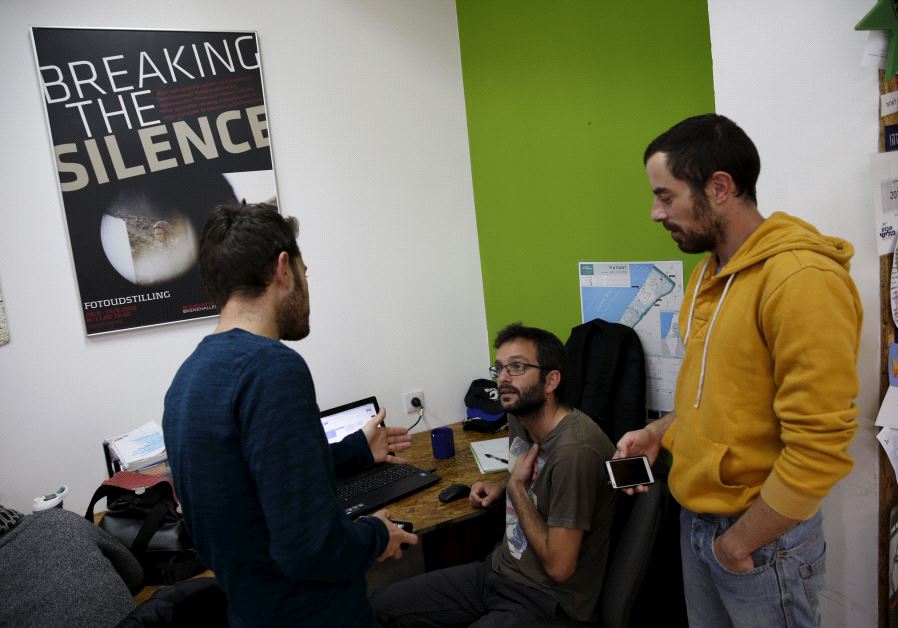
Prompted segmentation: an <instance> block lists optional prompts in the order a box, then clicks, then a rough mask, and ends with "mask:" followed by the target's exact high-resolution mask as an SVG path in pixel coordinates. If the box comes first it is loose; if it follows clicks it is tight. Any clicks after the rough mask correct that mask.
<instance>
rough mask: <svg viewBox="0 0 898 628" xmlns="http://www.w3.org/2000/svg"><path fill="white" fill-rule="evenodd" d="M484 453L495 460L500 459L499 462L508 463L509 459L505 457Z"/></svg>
mask: <svg viewBox="0 0 898 628" xmlns="http://www.w3.org/2000/svg"><path fill="white" fill-rule="evenodd" d="M483 455H484V456H486V457H487V458H492V459H493V460H498V461H499V462H504V463H505V464H508V460H506V459H505V458H500V457H499V456H494V455H493V454H483Z"/></svg>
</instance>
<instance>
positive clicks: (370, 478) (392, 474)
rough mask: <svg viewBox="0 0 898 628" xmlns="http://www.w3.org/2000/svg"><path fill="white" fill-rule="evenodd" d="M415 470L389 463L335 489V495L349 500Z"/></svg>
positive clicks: (412, 473)
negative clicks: (376, 470) (385, 466)
mask: <svg viewBox="0 0 898 628" xmlns="http://www.w3.org/2000/svg"><path fill="white" fill-rule="evenodd" d="M416 473H417V471H416V470H415V469H414V468H412V467H408V466H405V465H398V464H391V465H390V466H389V467H387V468H385V469H383V470H382V471H379V472H378V473H373V474H371V475H367V476H365V477H362V478H359V479H357V480H353V481H352V482H350V483H348V484H345V485H343V486H341V487H339V488H338V489H337V497H338V498H339V499H340V501H343V502H345V501H349V500H353V499H355V498H357V497H360V496H362V495H365V494H366V493H369V492H371V491H372V490H374V489H376V488H380V487H381V486H386V485H387V484H392V483H393V482H396V481H398V480H401V479H402V478H407V477H409V476H410V475H415V474H416Z"/></svg>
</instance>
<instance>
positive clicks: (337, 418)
mask: <svg viewBox="0 0 898 628" xmlns="http://www.w3.org/2000/svg"><path fill="white" fill-rule="evenodd" d="M379 410H380V408H378V406H377V399H376V398H375V397H368V398H366V399H359V400H358V401H353V402H352V403H347V404H345V405H342V406H337V407H336V408H331V409H330V410H325V411H324V412H322V413H321V425H323V426H324V434H325V436H327V442H328V443H337V442H339V441H341V440H343V439H344V438H345V437H346V436H348V435H349V434H352V433H353V432H355V431H356V430H360V429H362V426H364V425H365V423H367V422H368V421H370V420H371V419H373V418H374V417H375V416H376V415H377V413H378V411H379Z"/></svg>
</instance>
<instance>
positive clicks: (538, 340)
mask: <svg viewBox="0 0 898 628" xmlns="http://www.w3.org/2000/svg"><path fill="white" fill-rule="evenodd" d="M519 339H523V340H529V341H531V342H532V343H533V344H535V345H536V359H537V361H538V362H539V365H540V366H543V367H545V368H546V369H549V370H552V371H558V372H559V373H561V381H562V382H564V374H565V371H566V370H567V359H566V357H565V353H564V345H563V344H562V343H561V340H559V339H558V336H556V335H555V334H553V333H552V332H550V331H546V330H545V329H539V328H538V327H527V326H525V325H524V324H523V323H521V322H517V323H511V324H510V325H506V326H505V328H504V329H502V330H500V331H499V333H498V334H496V341H495V342H494V343H493V346H494V347H495V348H496V349H498V348H499V347H501V346H502V345H504V344H505V343H507V342H512V341H513V340H519ZM545 378H546V371H545V370H543V371H541V373H540V380H541V381H543V380H545ZM559 390H560V386H559ZM556 394H557V392H556Z"/></svg>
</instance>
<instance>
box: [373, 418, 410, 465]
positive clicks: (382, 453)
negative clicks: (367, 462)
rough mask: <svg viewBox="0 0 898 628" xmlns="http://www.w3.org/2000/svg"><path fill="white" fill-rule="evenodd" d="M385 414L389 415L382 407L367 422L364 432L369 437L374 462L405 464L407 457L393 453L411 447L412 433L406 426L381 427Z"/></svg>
mask: <svg viewBox="0 0 898 628" xmlns="http://www.w3.org/2000/svg"><path fill="white" fill-rule="evenodd" d="M385 416H387V411H386V410H384V409H381V411H380V412H378V413H377V416H376V417H374V418H373V419H371V420H370V421H368V422H367V423H365V427H363V428H362V432H363V433H364V434H365V438H366V439H368V448H369V449H370V450H371V455H372V456H373V457H374V462H389V463H392V464H403V463H404V462H405V459H404V458H399V457H397V456H394V455H393V454H394V453H396V452H399V451H405V450H406V449H408V448H409V447H411V446H412V435H411V434H409V433H408V429H407V428H404V427H380V424H381V423H382V422H383V420H384V417H385Z"/></svg>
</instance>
